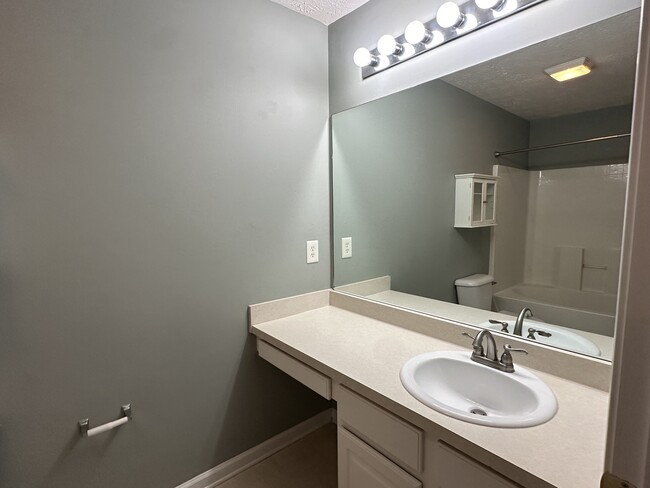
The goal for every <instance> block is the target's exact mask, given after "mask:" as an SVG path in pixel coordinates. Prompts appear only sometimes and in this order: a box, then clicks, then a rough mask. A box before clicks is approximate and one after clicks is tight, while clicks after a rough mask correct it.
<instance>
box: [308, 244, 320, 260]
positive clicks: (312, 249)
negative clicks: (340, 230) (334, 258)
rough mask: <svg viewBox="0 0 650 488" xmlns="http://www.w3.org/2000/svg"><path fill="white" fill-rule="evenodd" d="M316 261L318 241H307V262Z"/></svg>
mask: <svg viewBox="0 0 650 488" xmlns="http://www.w3.org/2000/svg"><path fill="white" fill-rule="evenodd" d="M317 262H318V241H307V264H311V263H317Z"/></svg>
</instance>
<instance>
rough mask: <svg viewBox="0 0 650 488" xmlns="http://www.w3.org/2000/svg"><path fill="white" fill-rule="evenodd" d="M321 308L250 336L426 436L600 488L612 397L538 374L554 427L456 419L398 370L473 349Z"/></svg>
mask: <svg viewBox="0 0 650 488" xmlns="http://www.w3.org/2000/svg"><path fill="white" fill-rule="evenodd" d="M326 300H327V299H326ZM312 301H313V300H312ZM316 302H318V303H316ZM322 302H323V297H322V296H319V297H318V298H317V299H316V300H315V302H314V303H315V306H318V307H319V308H315V309H313V310H307V311H301V310H296V311H294V312H293V313H295V314H294V315H290V316H287V317H284V318H275V319H274V313H270V314H265V315H266V317H265V318H262V317H259V318H255V319H252V320H251V332H252V333H254V334H255V335H257V336H258V337H259V338H261V339H263V340H265V341H267V342H269V343H270V344H272V345H274V346H276V347H278V348H279V349H281V350H283V351H285V352H287V353H289V354H291V355H293V356H294V357H296V358H297V359H299V360H301V361H303V362H305V363H307V364H309V365H310V366H312V367H314V368H315V369H317V370H319V371H321V372H323V373H324V374H326V375H328V376H330V377H332V379H333V380H334V381H337V382H341V383H344V384H348V385H353V386H354V385H355V384H357V385H362V386H363V387H364V388H365V389H367V390H368V391H369V392H374V393H376V395H372V398H371V399H373V400H374V401H377V402H378V403H381V404H383V406H384V407H386V408H388V409H392V410H394V411H396V413H397V414H398V415H402V416H403V417H404V418H406V419H407V420H409V421H411V422H413V423H415V424H417V425H419V426H421V427H423V428H425V429H426V428H427V426H428V425H429V426H431V424H430V423H433V424H435V425H437V426H439V427H442V428H444V429H447V430H448V431H450V432H452V433H454V434H456V435H458V436H460V437H462V438H464V439H466V440H467V441H469V442H471V443H473V444H475V445H477V446H479V447H481V448H483V449H485V450H487V451H489V452H491V453H492V454H494V455H496V456H498V457H500V458H502V459H504V460H506V461H507V462H509V463H511V464H514V465H515V466H518V467H519V468H521V469H523V470H525V471H527V472H529V473H531V474H532V475H534V476H536V477H537V478H540V479H541V480H544V481H545V482H547V483H549V484H551V485H553V486H557V487H559V488H581V487H584V488H594V487H597V486H599V482H600V476H601V474H602V468H603V460H604V456H605V440H606V439H605V437H606V430H607V414H608V400H609V395H608V394H607V393H606V392H604V391H602V390H598V389H596V388H592V387H588V386H584V385H583V384H580V383H577V382H574V381H570V380H567V379H564V378H560V377H557V376H553V375H551V374H548V373H544V372H540V371H535V370H532V371H533V372H534V373H535V374H536V375H537V376H539V377H540V378H541V379H542V380H543V381H545V382H546V384H547V385H548V386H549V387H550V388H551V389H552V390H553V392H554V393H555V396H556V397H557V399H558V404H559V409H558V412H557V414H556V416H555V417H554V418H553V419H552V420H550V421H549V422H547V423H545V424H543V425H540V426H536V427H530V428H523V429H502V428H498V429H497V428H493V427H486V426H481V425H475V424H470V423H467V422H463V421H461V420H456V419H454V418H451V417H448V416H446V415H443V414H441V413H438V412H436V411H434V410H432V409H431V408H429V407H427V406H425V405H424V404H422V403H420V402H419V401H418V400H416V399H415V398H414V397H412V396H411V395H410V394H409V393H408V392H407V391H406V390H405V389H404V387H403V386H402V384H401V382H400V379H399V371H400V369H401V367H402V365H403V364H404V363H405V362H406V361H407V360H408V359H410V358H412V357H413V356H417V355H418V354H422V353H425V352H430V351H437V350H463V349H464V350H467V352H468V354H469V352H470V351H469V348H462V347H459V346H458V345H455V344H452V343H449V342H445V341H442V340H440V339H437V338H435V337H431V336H429V335H424V334H421V333H418V332H415V331H413V330H408V329H405V328H401V327H398V326H395V325H390V324H388V323H386V322H383V321H381V320H376V319H373V318H369V317H367V316H364V315H360V314H357V313H353V312H350V311H347V310H344V309H341V308H337V307H334V306H330V305H327V304H323V303H322ZM328 303H329V302H328ZM255 307H260V305H257V306H255ZM304 308H308V307H304ZM252 313H253V312H252ZM260 315H262V314H260ZM279 315H281V314H279ZM262 320H267V321H262ZM529 369H530V368H529Z"/></svg>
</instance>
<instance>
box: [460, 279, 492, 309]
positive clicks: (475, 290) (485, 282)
mask: <svg viewBox="0 0 650 488" xmlns="http://www.w3.org/2000/svg"><path fill="white" fill-rule="evenodd" d="M492 281H494V278H493V277H492V276H490V275H486V274H473V275H471V276H466V277H465V278H458V279H457V280H456V281H455V282H454V284H455V285H456V292H457V293H458V303H459V304H461V305H465V306H467V307H474V308H480V309H483V310H492Z"/></svg>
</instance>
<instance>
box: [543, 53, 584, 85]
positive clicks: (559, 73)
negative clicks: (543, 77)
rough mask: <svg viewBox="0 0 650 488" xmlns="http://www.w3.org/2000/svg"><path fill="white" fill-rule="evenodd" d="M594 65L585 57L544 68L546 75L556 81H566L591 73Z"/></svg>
mask: <svg viewBox="0 0 650 488" xmlns="http://www.w3.org/2000/svg"><path fill="white" fill-rule="evenodd" d="M593 67H594V64H593V63H592V62H591V60H589V59H588V58H586V57H582V58H578V59H573V60H571V61H567V62H566V63H562V64H558V65H556V66H551V67H550V68H546V69H545V70H544V71H545V72H546V74H547V75H549V76H550V77H551V78H553V79H554V80H557V81H567V80H572V79H574V78H578V77H580V76H584V75H588V74H589V73H591V70H592V69H593Z"/></svg>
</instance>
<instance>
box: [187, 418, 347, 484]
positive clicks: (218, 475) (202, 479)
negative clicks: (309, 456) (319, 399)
mask: <svg viewBox="0 0 650 488" xmlns="http://www.w3.org/2000/svg"><path fill="white" fill-rule="evenodd" d="M335 419H336V410H334V409H332V408H330V409H329V410H325V411H324V412H321V413H319V414H318V415H315V416H313V417H312V418H310V419H307V420H305V421H304V422H302V423H300V424H298V425H296V426H295V427H292V428H290V429H289V430H285V431H284V432H281V433H280V434H278V435H276V436H275V437H271V438H270V439H269V440H267V441H264V442H262V443H261V444H258V445H257V446H255V447H253V448H251V449H249V450H248V451H245V452H242V453H241V454H239V455H238V456H235V457H234V458H232V459H229V460H228V461H225V462H223V463H221V464H220V465H219V466H215V467H214V468H212V469H210V470H208V471H206V472H205V473H201V474H200V475H198V476H196V477H195V478H192V479H191V480H189V481H186V482H185V483H183V484H182V485H178V486H177V487H176V488H214V487H215V486H218V485H220V484H221V483H223V482H224V481H227V480H229V479H230V478H232V477H233V476H235V475H236V474H238V473H241V472H242V471H244V470H245V469H247V468H250V467H251V466H253V465H255V464H257V463H259V462H260V461H263V460H265V459H266V458H268V457H269V456H271V455H273V454H275V453H276V452H278V451H280V450H282V449H284V448H285V447H287V446H288V445H290V444H293V443H294V442H296V441H297V440H299V439H301V438H303V437H305V436H306V435H307V434H311V433H312V432H314V431H315V430H316V429H319V428H320V427H323V426H324V425H327V424H329V423H332V422H333V421H334V422H335Z"/></svg>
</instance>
